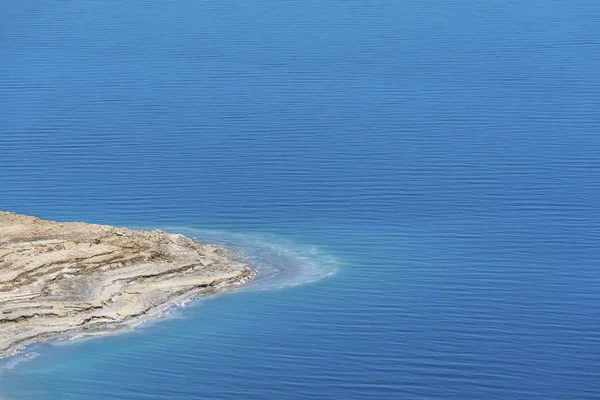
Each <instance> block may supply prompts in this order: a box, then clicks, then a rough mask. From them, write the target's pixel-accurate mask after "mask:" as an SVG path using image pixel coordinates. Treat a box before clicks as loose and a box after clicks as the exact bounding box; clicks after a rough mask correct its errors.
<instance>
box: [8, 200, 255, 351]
mask: <svg viewBox="0 0 600 400" xmlns="http://www.w3.org/2000/svg"><path fill="white" fill-rule="evenodd" d="M252 276H253V272H252V271H251V269H250V268H249V266H248V265H247V264H246V263H244V262H243V261H241V260H240V259H239V257H237V256H236V255H235V254H233V253H231V252H229V251H227V250H225V249H223V248H220V247H218V246H215V245H210V244H202V243H199V242H197V241H196V240H193V239H190V238H187V237H184V236H182V235H177V234H169V233H165V232H162V231H138V230H130V229H125V228H115V227H111V226H104V225H92V224H86V223H57V222H51V221H45V220H41V219H39V218H35V217H29V216H23V215H17V214H13V213H5V212H0V357H6V356H9V355H12V354H14V353H15V352H17V351H18V350H19V349H21V348H23V347H24V346H26V345H28V344H31V343H34V342H38V341H43V340H48V339H55V338H62V337H73V336H77V335H80V334H83V335H86V334H98V333H105V332H110V331H113V330H115V329H119V328H123V327H126V326H130V325H134V324H138V323H140V322H142V321H143V320H145V319H148V318H151V317H155V316H157V315H160V313H161V312H162V311H164V310H165V309H167V308H168V307H170V306H171V305H172V304H174V303H175V302H178V301H183V300H186V299H189V298H191V297H194V296H198V295H202V294H212V293H215V292H219V291H224V290H229V289H230V288H233V287H237V286H239V285H241V284H243V283H245V282H246V281H248V280H249V279H251V278H252Z"/></svg>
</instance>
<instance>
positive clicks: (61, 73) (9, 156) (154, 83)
mask: <svg viewBox="0 0 600 400" xmlns="http://www.w3.org/2000/svg"><path fill="white" fill-rule="evenodd" d="M0 4H1V10H2V11H1V13H0V209H3V210H11V211H15V212H20V213H27V214H34V215H37V216H40V217H44V218H48V219H56V220H85V221H89V222H96V223H106V224H116V225H122V226H129V227H144V228H164V229H169V230H172V231H176V232H182V233H186V234H190V235H192V236H196V237H198V238H200V239H208V240H213V241H217V242H220V243H227V244H229V245H230V246H233V247H236V248H241V249H243V250H245V251H246V252H247V253H248V254H249V255H251V256H252V257H254V258H255V260H257V263H259V264H261V265H267V266H270V267H271V269H270V272H269V274H265V275H264V277H263V279H262V280H261V281H259V282H258V284H257V285H256V286H253V287H252V288H251V290H248V291H245V292H242V293H236V294H228V295H222V296H220V297H217V298H214V299H211V300H205V301H201V302H198V303H196V304H194V305H193V306H191V307H187V308H185V309H182V310H176V311H174V313H173V315H172V318H170V319H167V320H166V321H161V322H159V323H155V324H152V325H150V326H147V327H144V328H142V329H139V330H137V331H135V332H132V333H126V334H122V335H117V336H111V337H105V338H99V339H92V340H84V341H75V342H67V343H53V344H47V345H42V346H37V347H34V348H31V349H29V351H28V352H27V354H26V355H25V356H24V357H21V358H18V359H12V360H9V361H8V362H4V364H2V367H1V368H0V397H1V398H2V399H10V400H15V399H35V400H45V399H61V400H72V399H73V400H74V399H77V400H79V399H82V400H83V399H85V400H96V399H98V400H106V399H122V400H125V399H127V400H134V399H135V400H137V399H244V400H264V399H365V400H367V399H368V400H371V399H531V398H539V399H599V398H600V270H599V268H600V264H599V256H600V250H599V248H600V247H599V246H600V243H599V239H600V225H599V224H600V210H599V202H600V136H599V135H600V111H599V110H600V73H599V71H600V28H599V26H600V3H598V2H596V1H584V0H574V1H560V0H557V1H548V0H543V1H541V0H532V1H527V2H521V1H507V0H504V1H499V0H489V1H475V0H455V1H446V0H372V1H371V0H318V1H313V0H308V1H302V2H301V1H296V0H280V1H275V0H256V1H241V0H220V1H216V0H180V1H158V0H143V1H142V0H130V1H113V0H103V1H92V0H69V1H67V0H65V1H53V0H23V1H8V0H0ZM24 360H28V361H26V362H25V361H24Z"/></svg>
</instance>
